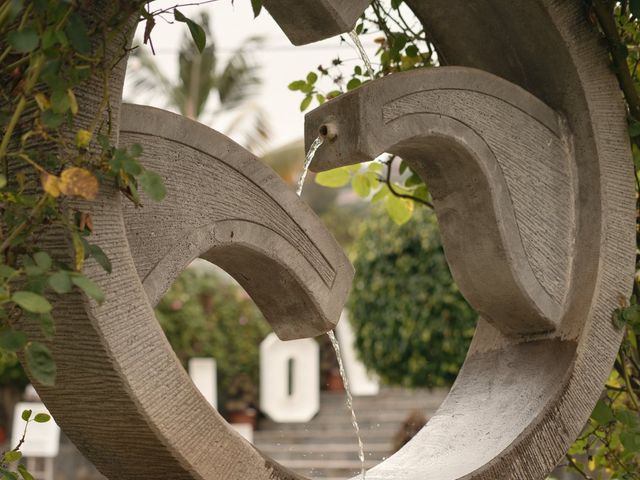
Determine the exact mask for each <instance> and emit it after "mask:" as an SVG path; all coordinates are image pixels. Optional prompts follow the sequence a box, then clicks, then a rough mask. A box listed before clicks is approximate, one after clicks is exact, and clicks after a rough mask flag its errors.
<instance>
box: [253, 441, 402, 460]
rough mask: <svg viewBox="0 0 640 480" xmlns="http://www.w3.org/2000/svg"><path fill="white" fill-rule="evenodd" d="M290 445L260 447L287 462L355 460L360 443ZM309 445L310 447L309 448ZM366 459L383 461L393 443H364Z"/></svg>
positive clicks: (266, 452)
mask: <svg viewBox="0 0 640 480" xmlns="http://www.w3.org/2000/svg"><path fill="white" fill-rule="evenodd" d="M292 447H294V446H293V445H289V446H288V447H284V448H283V447H276V448H273V447H272V448H260V450H261V451H262V452H263V453H265V454H267V455H269V456H270V457H271V458H273V459H274V460H276V461H278V462H280V463H285V462H288V461H290V460H319V461H321V462H322V461H325V460H327V461H328V460H354V459H357V458H358V445H357V444H356V443H355V442H353V443H352V444H329V445H325V444H307V445H296V446H295V447H296V448H292ZM307 447H308V448H307ZM364 447H365V448H364V454H365V459H367V460H374V461H378V462H381V461H382V460H384V459H385V458H387V457H388V456H389V455H390V453H391V451H390V449H391V445H390V444H387V443H379V444H378V443H369V444H365V445H364ZM321 462H320V463H321Z"/></svg>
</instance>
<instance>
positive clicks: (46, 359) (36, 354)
mask: <svg viewBox="0 0 640 480" xmlns="http://www.w3.org/2000/svg"><path fill="white" fill-rule="evenodd" d="M25 358H26V361H27V368H28V370H29V372H31V376H32V377H33V378H34V379H35V380H36V381H37V382H39V383H41V384H43V385H47V386H49V387H51V386H53V385H54V384H55V381H56V364H55V362H54V361H53V355H51V350H49V348H48V347H47V346H46V345H44V344H42V343H39V342H32V343H30V344H29V345H27V349H26V355H25Z"/></svg>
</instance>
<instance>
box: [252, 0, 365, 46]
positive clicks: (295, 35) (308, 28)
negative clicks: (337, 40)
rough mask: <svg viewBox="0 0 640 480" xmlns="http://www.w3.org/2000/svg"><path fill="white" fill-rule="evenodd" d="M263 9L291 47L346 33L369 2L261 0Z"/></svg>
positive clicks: (351, 0) (354, 24)
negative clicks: (285, 36)
mask: <svg viewBox="0 0 640 480" xmlns="http://www.w3.org/2000/svg"><path fill="white" fill-rule="evenodd" d="M262 3H263V4H264V7H265V8H266V9H267V10H268V11H269V13H270V14H271V16H272V17H273V18H274V19H275V21H276V22H278V25H280V28H282V30H283V31H284V33H285V34H286V35H287V37H288V38H289V40H290V41H291V43H293V44H294V45H305V44H307V43H312V42H317V41H319V40H324V39H325V38H329V37H332V36H334V35H339V34H341V33H346V32H349V31H351V30H353V28H354V27H355V26H356V21H357V20H358V17H360V15H362V13H363V12H364V10H365V9H366V8H367V7H368V6H369V4H370V3H371V0H263V2H262Z"/></svg>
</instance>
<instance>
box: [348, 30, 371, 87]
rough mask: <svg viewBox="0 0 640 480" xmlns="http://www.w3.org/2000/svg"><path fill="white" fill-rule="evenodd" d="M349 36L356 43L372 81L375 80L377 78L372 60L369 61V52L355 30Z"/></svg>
mask: <svg viewBox="0 0 640 480" xmlns="http://www.w3.org/2000/svg"><path fill="white" fill-rule="evenodd" d="M349 36H350V37H351V40H353V43H355V45H356V48H357V49H358V53H359V54H360V57H361V58H362V61H363V62H364V65H365V67H366V68H367V73H368V74H369V77H370V78H371V80H373V79H374V78H375V75H374V73H373V66H371V60H370V59H369V55H367V52H366V51H365V49H364V46H363V45H362V42H361V41H360V37H359V36H358V34H357V33H356V31H355V30H351V31H350V32H349Z"/></svg>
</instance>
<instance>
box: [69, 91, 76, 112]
mask: <svg viewBox="0 0 640 480" xmlns="http://www.w3.org/2000/svg"><path fill="white" fill-rule="evenodd" d="M67 95H68V96H69V108H70V109H71V113H73V114H74V115H75V114H77V113H78V100H76V95H75V93H73V90H71V89H68V90H67Z"/></svg>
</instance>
